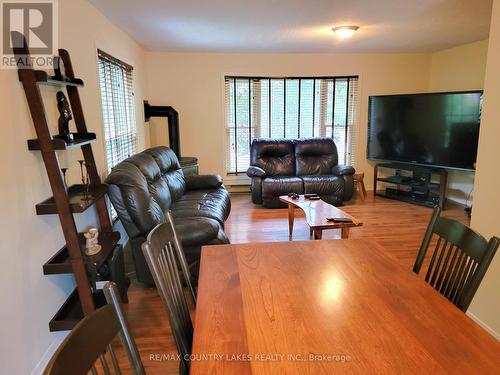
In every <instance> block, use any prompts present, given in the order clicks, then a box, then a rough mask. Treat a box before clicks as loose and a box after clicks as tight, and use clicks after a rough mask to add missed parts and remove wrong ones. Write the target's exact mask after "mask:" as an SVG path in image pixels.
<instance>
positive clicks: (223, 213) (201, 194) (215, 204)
mask: <svg viewBox="0 0 500 375" xmlns="http://www.w3.org/2000/svg"><path fill="white" fill-rule="evenodd" d="M230 202H231V201H230V199H229V193H228V191H227V190H226V189H224V188H219V189H214V190H208V191H201V190H193V191H187V192H186V194H184V195H183V196H182V197H181V198H179V200H177V201H176V202H174V203H172V208H171V209H172V214H173V215H174V218H183V217H206V218H210V219H214V220H217V221H218V222H219V223H220V224H222V225H223V224H224V220H225V219H227V217H228V215H229V210H230V208H231V203H230Z"/></svg>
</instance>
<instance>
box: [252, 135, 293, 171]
mask: <svg viewBox="0 0 500 375" xmlns="http://www.w3.org/2000/svg"><path fill="white" fill-rule="evenodd" d="M250 164H251V165H254V166H257V167H259V168H261V169H262V170H264V172H265V173H266V175H267V176H295V154H294V149H293V141H292V140H290V139H264V138H257V139H254V140H253V141H252V146H251V152H250Z"/></svg>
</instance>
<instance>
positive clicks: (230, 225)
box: [125, 192, 468, 374]
mask: <svg viewBox="0 0 500 375" xmlns="http://www.w3.org/2000/svg"><path fill="white" fill-rule="evenodd" d="M231 201H232V211H231V215H230V216H229V219H228V221H227V222H226V233H227V235H228V237H229V239H230V240H231V242H232V243H244V242H273V241H288V240H289V236H288V220H287V217H288V216H287V209H286V208H285V209H276V210H269V209H265V208H261V207H257V206H254V205H253V204H252V203H251V201H250V195H249V194H233V195H232V199H231ZM342 209H343V210H345V211H346V212H347V213H349V214H351V215H353V216H355V217H356V218H358V219H359V220H361V221H362V222H363V223H364V225H363V226H362V227H359V228H352V229H351V231H350V233H349V238H373V239H376V240H377V241H378V242H379V243H380V244H381V245H382V246H383V247H384V248H385V249H386V250H387V251H388V252H389V253H391V254H392V255H393V256H394V257H395V258H396V259H397V260H398V261H399V263H400V264H401V265H402V266H403V267H404V268H405V269H407V270H408V272H412V271H411V269H412V267H413V263H414V261H415V258H416V256H417V252H418V249H419V246H420V242H421V241H422V237H423V234H424V232H425V229H426V227H427V223H428V221H429V219H430V217H431V214H432V210H431V209H429V208H426V207H420V206H416V205H411V204H407V203H402V202H398V201H393V200H389V199H384V198H381V197H375V198H374V197H373V195H372V194H371V192H368V197H367V199H366V200H365V201H360V200H354V201H353V202H352V203H350V204H348V205H345V206H344V207H342ZM443 216H445V217H450V218H453V219H457V220H460V221H462V222H464V223H467V224H468V219H467V216H466V214H465V213H464V211H463V207H462V206H459V205H457V204H453V202H450V203H449V204H448V205H447V209H446V210H445V211H443ZM334 238H340V230H326V231H324V232H323V239H334ZM293 239H294V240H307V239H309V228H308V227H307V224H306V222H305V218H304V215H303V213H302V212H301V211H300V210H296V213H295V226H294V236H293ZM129 300H130V302H129V304H128V305H126V306H125V309H126V313H127V316H128V319H129V321H130V325H131V328H132V332H133V335H134V337H135V339H136V343H137V346H138V348H139V351H140V353H141V358H142V361H143V363H144V366H145V369H146V372H147V373H148V374H177V373H178V363H177V361H175V360H169V358H167V357H166V356H175V355H176V354H177V352H176V349H175V344H174V341H173V338H172V335H171V331H170V327H169V325H168V320H167V316H166V313H165V311H164V310H163V306H162V305H161V302H160V300H159V297H158V295H157V293H156V290H155V289H152V288H144V287H142V286H140V285H137V284H135V283H133V284H132V286H131V288H130V290H129ZM188 300H189V299H188ZM193 319H194V312H193Z"/></svg>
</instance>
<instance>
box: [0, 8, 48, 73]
mask: <svg viewBox="0 0 500 375" xmlns="http://www.w3.org/2000/svg"><path fill="white" fill-rule="evenodd" d="M1 20H2V28H1V32H2V38H1V39H2V48H1V52H2V56H1V67H2V68H6V69H10V68H17V67H18V66H19V67H23V66H29V65H30V64H31V65H32V66H33V68H36V69H39V68H42V69H43V68H51V67H52V64H53V59H52V57H53V56H54V55H56V54H57V21H58V20H57V1H56V0H31V1H20V0H3V1H1ZM13 32H15V33H13ZM23 36H24V38H23ZM25 41H26V44H27V46H25V45H24V43H25ZM24 47H29V50H30V54H31V59H27V58H26V56H18V57H17V58H16V57H15V56H14V51H13V48H24Z"/></svg>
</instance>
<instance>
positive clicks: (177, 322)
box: [142, 223, 193, 371]
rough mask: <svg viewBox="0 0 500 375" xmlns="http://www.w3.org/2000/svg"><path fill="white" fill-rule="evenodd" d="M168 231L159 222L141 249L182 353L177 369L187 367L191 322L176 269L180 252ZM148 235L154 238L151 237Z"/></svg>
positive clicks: (190, 347)
mask: <svg viewBox="0 0 500 375" xmlns="http://www.w3.org/2000/svg"><path fill="white" fill-rule="evenodd" d="M168 233H172V231H171V230H170V229H169V227H168V224H167V223H163V224H160V225H158V226H157V227H156V228H154V229H153V230H152V231H151V233H150V234H149V236H148V240H147V241H146V242H144V243H143V245H142V250H143V253H144V257H145V258H146V262H147V263H148V266H149V269H150V271H151V274H152V275H153V279H154V281H155V284H156V287H157V289H158V293H159V295H160V299H161V300H162V302H163V305H164V306H165V309H166V311H167V316H168V320H169V323H170V327H171V329H172V334H173V336H174V340H175V344H176V347H177V350H178V352H179V354H180V355H181V364H180V369H181V370H182V371H188V370H189V356H190V354H191V351H192V342H193V323H192V321H191V316H190V314H189V307H188V305H187V302H186V299H185V297H184V291H183V288H182V282H181V279H180V276H179V271H178V260H179V259H178V254H179V252H178V251H176V249H175V247H176V245H175V241H173V240H172V237H168V235H167V234H168ZM150 239H155V240H154V241H150ZM160 239H161V240H160Z"/></svg>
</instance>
